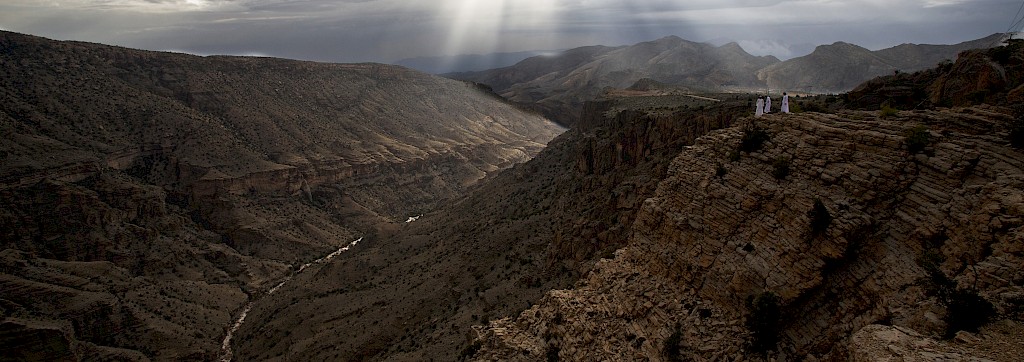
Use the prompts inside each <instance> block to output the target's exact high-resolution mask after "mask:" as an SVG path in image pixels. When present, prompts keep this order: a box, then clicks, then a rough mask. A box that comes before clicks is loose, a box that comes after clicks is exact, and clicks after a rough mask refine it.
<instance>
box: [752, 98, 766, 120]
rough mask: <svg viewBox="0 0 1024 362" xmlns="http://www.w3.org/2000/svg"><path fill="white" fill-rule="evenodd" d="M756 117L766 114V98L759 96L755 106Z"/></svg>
mask: <svg viewBox="0 0 1024 362" xmlns="http://www.w3.org/2000/svg"><path fill="white" fill-rule="evenodd" d="M754 107H755V108H754V117H760V116H761V115H762V114H764V98H761V97H760V96H758V97H757V104H756V105H755V106H754Z"/></svg>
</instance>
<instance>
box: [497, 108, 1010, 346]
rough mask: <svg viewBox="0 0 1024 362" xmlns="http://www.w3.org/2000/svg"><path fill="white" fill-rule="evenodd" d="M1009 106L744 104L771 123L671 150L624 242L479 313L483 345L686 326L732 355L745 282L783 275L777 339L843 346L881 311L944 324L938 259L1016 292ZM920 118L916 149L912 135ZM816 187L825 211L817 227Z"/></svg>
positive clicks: (776, 288) (1005, 296)
mask: <svg viewBox="0 0 1024 362" xmlns="http://www.w3.org/2000/svg"><path fill="white" fill-rule="evenodd" d="M1004 112H1006V111H1005V110H1002V109H996V108H985V107H980V108H964V109H943V110H937V111H920V112H902V113H900V114H899V115H897V116H895V117H890V118H885V119H882V118H878V117H877V116H876V114H874V113H867V112H846V113H840V114H836V115H827V114H817V113H801V114H788V115H781V114H773V115H769V116H766V117H763V118H760V119H757V120H751V121H750V122H752V123H753V124H755V125H757V126H758V127H761V128H763V129H764V130H765V131H766V133H767V141H766V142H765V143H764V144H763V146H762V147H761V148H760V149H758V150H756V151H753V152H749V153H748V152H739V153H737V149H738V145H739V144H740V143H741V139H742V138H743V136H744V133H745V131H744V130H743V129H741V128H739V127H736V128H731V129H726V130H722V131H716V132H712V133H711V134H709V135H707V136H705V137H703V138H701V139H699V140H698V142H697V143H696V144H695V145H694V146H692V147H688V148H687V149H686V150H684V151H683V152H682V153H681V154H680V155H679V157H677V158H676V160H675V161H674V162H673V164H672V165H671V166H670V168H669V173H668V176H667V177H666V178H665V179H664V180H663V181H662V182H661V184H660V185H659V187H658V191H657V193H656V196H655V197H653V198H650V199H648V200H646V201H645V203H644V206H643V208H642V210H641V211H640V213H639V215H638V216H637V221H636V223H635V225H634V227H633V235H632V237H631V238H630V241H629V243H628V246H627V247H626V248H624V249H622V250H620V251H619V252H617V253H616V257H615V259H614V260H606V261H604V262H603V263H602V264H600V265H599V266H598V267H597V268H595V270H594V272H593V273H592V274H591V275H589V276H588V277H587V278H586V279H584V280H583V281H581V282H580V283H578V284H577V286H576V288H575V289H572V290H563V291H553V292H551V293H549V294H548V295H547V296H546V297H545V298H544V299H543V300H542V301H540V302H539V303H538V304H537V305H535V306H534V307H533V308H531V309H530V310H528V311H526V312H524V313H523V314H521V315H520V316H519V317H517V318H515V319H504V320H499V321H495V322H492V323H491V324H490V326H489V327H487V328H483V329H481V330H480V333H481V336H482V341H483V342H484V348H483V350H482V352H481V354H479V355H478V357H483V358H485V359H486V358H505V357H509V358H511V357H512V356H520V357H522V356H529V358H537V357H543V356H544V355H545V354H546V353H560V355H561V357H563V358H573V359H579V360H588V359H624V360H629V359H640V358H649V359H651V360H662V359H664V358H666V356H667V355H666V353H665V351H666V349H665V348H666V343H665V341H666V339H668V338H669V337H670V336H672V334H673V333H674V332H676V331H678V332H679V333H678V336H677V337H678V341H679V343H678V344H677V345H676V346H675V347H674V348H675V349H674V350H675V351H678V352H677V353H679V355H681V356H684V357H685V356H689V357H691V358H703V359H709V358H713V359H720V358H723V357H738V356H741V355H745V354H747V352H746V349H745V348H744V346H745V343H746V342H745V340H746V339H747V337H748V336H747V333H748V332H747V329H746V328H745V327H744V324H743V320H744V318H749V317H750V316H749V315H748V311H747V307H746V300H747V298H748V297H751V296H754V295H758V294H760V293H763V292H772V293H774V294H776V295H778V296H779V297H780V306H781V311H782V318H781V319H780V321H779V324H778V326H779V328H780V331H781V333H780V343H779V349H778V351H779V353H783V354H785V355H789V356H794V355H795V356H816V357H819V358H821V357H830V358H845V357H844V356H845V355H846V353H847V351H846V349H845V348H844V346H845V345H846V342H845V341H847V338H849V337H850V335H852V334H853V333H854V332H856V331H858V330H859V329H861V328H863V327H865V326H867V325H869V324H873V323H890V324H893V325H898V326H902V327H906V328H910V329H913V330H916V331H919V332H920V333H925V334H929V335H936V334H939V333H941V332H942V331H943V330H944V328H945V327H946V326H945V322H943V318H942V317H943V316H944V315H945V313H946V309H945V308H944V307H943V305H942V304H941V303H940V302H939V301H938V299H937V297H936V296H935V294H934V293H933V292H932V289H933V288H932V287H933V285H932V284H931V283H932V282H931V281H930V279H929V278H930V277H929V265H932V267H930V268H931V269H930V270H932V271H935V270H939V271H941V273H942V274H943V275H945V276H947V277H949V278H951V279H952V280H954V281H955V283H957V284H958V285H959V286H960V287H962V288H977V290H979V291H980V295H981V296H982V297H984V298H985V299H986V300H988V301H989V302H991V303H993V304H994V305H995V307H996V309H997V311H1000V312H1003V313H1005V312H1010V311H1013V310H1016V309H1015V308H1019V305H1018V304H1019V303H1020V301H1019V295H1020V293H1021V292H1024V286H1022V285H1024V271H1022V270H1021V269H1020V267H1019V266H1020V265H1022V263H1024V243H1022V241H1024V239H1022V237H1024V234H1021V229H1020V227H1021V225H1022V222H1024V220H1022V218H1021V217H1022V216H1024V191H1022V190H1024V189H1022V186H1024V176H1022V171H1024V154H1022V153H1021V152H1020V151H1019V150H1016V149H1013V148H1010V147H1009V146H1008V145H1007V141H1005V137H1006V131H1004V130H1006V129H1008V124H1009V122H1011V121H1012V118H1011V117H1010V116H1008V115H1006V114H1005V113H1004ZM917 126H923V127H924V128H923V129H926V130H927V131H926V132H927V134H928V135H929V137H928V140H927V141H926V142H923V143H922V145H923V146H924V148H923V149H922V150H921V152H919V153H916V152H910V151H908V146H907V143H906V135H907V132H909V131H910V130H912V129H913V128H914V127H917ZM921 130H922V128H918V131H919V132H920V131H921ZM737 155H738V158H737ZM786 167H788V172H784V171H781V169H783V168H786ZM815 200H820V201H821V202H822V204H823V205H824V206H825V208H826V209H827V210H828V213H829V214H830V215H831V223H829V224H828V227H827V228H826V229H825V230H824V231H823V232H814V231H812V228H811V222H812V221H811V218H812V216H810V214H809V211H811V210H812V209H813V207H814V203H815ZM927 260H931V261H932V262H937V264H928V262H927ZM935 265H937V267H935ZM932 275H934V274H932ZM551 351H554V352H551ZM520 357H516V358H520Z"/></svg>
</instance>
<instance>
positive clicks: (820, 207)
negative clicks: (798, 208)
mask: <svg viewBox="0 0 1024 362" xmlns="http://www.w3.org/2000/svg"><path fill="white" fill-rule="evenodd" d="M807 217H808V218H810V219H811V235H820V234H821V233H824V232H825V230H828V226H829V225H830V224H832V214H829V213H828V209H827V208H825V204H824V203H822V202H821V199H814V207H812V208H811V211H808V212H807Z"/></svg>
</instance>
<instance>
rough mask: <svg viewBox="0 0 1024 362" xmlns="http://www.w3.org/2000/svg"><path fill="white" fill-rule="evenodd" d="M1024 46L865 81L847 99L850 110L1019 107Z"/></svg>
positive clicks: (1023, 93) (1013, 43) (1016, 43)
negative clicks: (889, 107) (986, 106)
mask: <svg viewBox="0 0 1024 362" xmlns="http://www.w3.org/2000/svg"><path fill="white" fill-rule="evenodd" d="M1022 84H1024V41H1022V40H1019V39H1016V40H1009V41H1008V43H1006V44H1005V45H1001V46H998V47H994V48H991V49H980V50H971V51H964V52H962V53H960V55H959V57H957V60H956V62H947V63H943V64H942V65H941V66H939V67H937V68H934V69H927V70H923V71H920V72H915V73H899V74H895V75H892V76H887V77H879V78H875V79H872V80H871V81H868V82H865V83H864V84H862V85H860V86H858V87H857V88H856V89H854V90H853V91H851V92H850V93H849V94H848V95H847V97H846V98H847V103H848V104H849V105H850V106H852V107H858V108H865V109H877V108H878V107H880V106H881V105H882V104H886V105H889V106H891V107H896V108H899V109H914V108H927V107H931V106H947V107H948V106H957V107H963V106H969V105H972V104H978V103H987V104H997V105H1004V106H1011V107H1020V105H1021V104H1022V103H1024V88H1022V87H1024V86H1022Z"/></svg>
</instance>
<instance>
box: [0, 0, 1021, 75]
mask: <svg viewBox="0 0 1024 362" xmlns="http://www.w3.org/2000/svg"><path fill="white" fill-rule="evenodd" d="M1021 7H1022V4H1021V3H1020V2H1019V1H1010V0H986V1H968V0H902V1H878V0H858V1H845V2H839V1H832V0H733V1H711V0H700V1H690V2H686V3H680V2H677V1H668V0H645V1H632V2H617V1H611V0H589V1H588V0H554V1H546V0H519V1H491V2H486V3H483V2H479V1H475V0H439V1H435V2H430V3H421V2H412V1H400V0H345V1H327V0H302V1H298V0H288V1H280V0H52V1H47V2H45V3H40V2H38V1H35V0H8V1H5V2H4V3H3V4H0V29H3V30H9V31H15V32H22V33H27V34H32V35H38V36H43V37H48V38H53V39H59V40H79V41H88V42H97V43H103V44H110V45H118V46H125V47H131V48H140V49H147V50H162V51H178V52H185V53H192V54H200V55H212V54H225V55H258V56H273V57H282V58H291V59H302V60H314V61H327V62H367V61H372V62H382V63H393V62H397V61H399V60H403V59H409V58H424V57H427V58H429V57H450V56H458V55H470V54H483V55H488V54H494V53H514V52H529V51H537V50H545V49H570V48H575V47H579V46H588V45H606V46H619V45H628V44H634V43H638V42H642V41H650V40H655V39H659V38H662V37H665V36H673V35H674V36H678V37H681V38H683V39H686V40H690V41H696V42H708V43H712V44H716V45H721V44H724V43H726V42H733V41H734V42H737V43H739V44H740V46H741V47H743V49H744V50H746V51H747V52H749V53H751V54H753V55H758V56H761V55H773V56H776V57H778V58H780V59H783V60H785V59H789V58H792V57H795V56H801V55H805V54H807V53H809V52H810V51H811V50H813V49H814V47H815V46H818V45H824V44H831V43H834V42H836V41H844V42H849V43H853V44H857V45H860V46H863V47H865V48H868V49H872V50H877V49H882V48H887V47H891V46H895V45H899V44H902V43H917V44H955V43H960V42H964V41H969V40H974V39H978V38H982V37H985V36H988V35H991V34H994V33H1001V32H1005V31H1008V30H1011V31H1012V30H1019V29H1020V26H1021V23H1020V22H1019V21H1017V19H1019V18H1020V16H1019V15H1020V9H1021ZM1015 12H1016V13H1017V14H1018V15H1014V16H1013V17H1011V15H1012V14H1014V13H1015Z"/></svg>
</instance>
